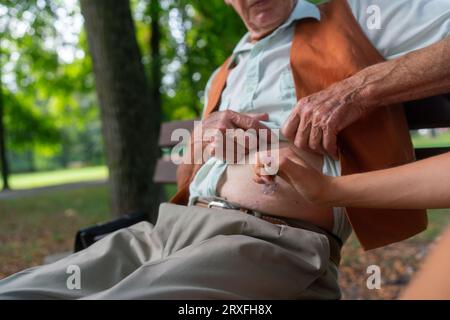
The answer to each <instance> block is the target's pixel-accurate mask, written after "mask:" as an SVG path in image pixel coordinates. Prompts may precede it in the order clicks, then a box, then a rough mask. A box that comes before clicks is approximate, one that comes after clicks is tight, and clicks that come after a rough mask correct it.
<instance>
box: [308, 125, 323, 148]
mask: <svg viewBox="0 0 450 320" xmlns="http://www.w3.org/2000/svg"><path fill="white" fill-rule="evenodd" d="M322 138H323V132H322V128H321V127H320V126H319V125H317V124H313V125H312V127H311V133H310V134H309V148H310V149H311V150H312V151H314V152H316V153H319V154H325V153H326V152H325V149H324V148H323V144H322Z"/></svg>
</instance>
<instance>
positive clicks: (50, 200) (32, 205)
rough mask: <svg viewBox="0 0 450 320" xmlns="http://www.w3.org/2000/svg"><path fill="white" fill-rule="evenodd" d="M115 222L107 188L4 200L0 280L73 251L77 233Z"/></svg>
mask: <svg viewBox="0 0 450 320" xmlns="http://www.w3.org/2000/svg"><path fill="white" fill-rule="evenodd" d="M111 218H112V217H111V216H110V214H109V208H108V198H107V187H105V186H100V187H97V186H96V187H87V188H85V189H76V190H66V191H48V192H44V193H40V194H38V195H30V196H23V197H21V198H20V199H8V200H4V199H3V200H0V278H2V277H4V276H6V275H8V274H11V273H14V272H17V271H18V270H21V269H24V268H27V267H30V266H34V265H38V264H41V263H42V259H43V258H44V257H45V256H46V255H49V254H53V253H58V252H65V251H70V250H72V249H73V243H74V237H75V233H76V231H78V230H79V229H80V228H82V227H86V226H90V225H93V224H95V223H98V222H101V221H108V220H110V219H111Z"/></svg>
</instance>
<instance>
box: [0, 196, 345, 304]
mask: <svg viewBox="0 0 450 320" xmlns="http://www.w3.org/2000/svg"><path fill="white" fill-rule="evenodd" d="M339 297H340V290H339V287H338V285H337V268H336V266H334V265H333V263H332V262H330V261H329V244H328V239H327V238H326V236H324V235H322V234H319V233H315V232H312V231H307V230H303V229H298V228H292V227H288V226H281V225H275V224H271V223H269V222H266V221H264V220H261V219H259V218H256V217H253V216H250V215H247V214H244V213H241V212H239V211H234V210H220V209H206V208H199V207H185V206H177V205H173V204H162V205H161V207H160V212H159V219H158V221H157V223H156V225H155V226H152V225H151V224H149V223H147V222H141V223H138V224H136V225H134V226H132V227H130V228H127V229H122V230H119V231H117V232H115V233H112V234H110V235H108V236H107V237H105V238H103V239H102V240H100V241H98V242H97V243H95V244H93V245H92V246H91V247H89V248H87V249H85V250H83V251H81V252H78V253H75V254H73V255H71V256H69V257H67V258H65V259H62V260H60V261H57V262H55V263H53V264H50V265H44V266H40V267H36V268H31V269H28V270H25V271H22V272H19V273H17V274H14V275H12V276H10V277H8V278H6V279H4V280H1V281H0V299H338V298H339Z"/></svg>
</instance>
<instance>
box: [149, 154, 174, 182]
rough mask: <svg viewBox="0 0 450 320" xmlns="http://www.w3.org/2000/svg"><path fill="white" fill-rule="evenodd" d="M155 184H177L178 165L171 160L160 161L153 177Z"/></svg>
mask: <svg viewBox="0 0 450 320" xmlns="http://www.w3.org/2000/svg"><path fill="white" fill-rule="evenodd" d="M153 181H154V182H155V183H163V184H164V183H176V182H177V165H176V164H174V163H173V162H172V161H170V159H158V162H157V164H156V170H155V174H154V176H153Z"/></svg>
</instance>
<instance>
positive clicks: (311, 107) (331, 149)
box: [281, 77, 371, 160]
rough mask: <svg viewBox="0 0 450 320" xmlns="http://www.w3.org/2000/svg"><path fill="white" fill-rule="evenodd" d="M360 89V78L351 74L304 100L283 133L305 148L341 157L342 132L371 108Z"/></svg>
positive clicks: (292, 114)
mask: <svg viewBox="0 0 450 320" xmlns="http://www.w3.org/2000/svg"><path fill="white" fill-rule="evenodd" d="M360 88H361V81H360V80H359V78H358V77H351V78H348V79H345V80H344V81H341V82H338V83H336V84H334V85H332V86H331V87H329V88H327V89H325V90H323V91H320V92H317V93H315V94H313V95H311V96H308V97H305V98H303V99H301V100H300V101H299V102H298V103H297V106H296V107H295V109H294V110H293V111H292V113H291V115H290V117H289V118H288V120H287V122H286V123H285V125H284V126H283V128H282V130H281V132H282V134H283V135H284V136H285V137H286V138H288V139H289V140H291V141H292V142H293V143H294V144H295V146H296V147H298V148H300V149H302V150H304V151H309V152H314V153H319V154H329V155H330V156H332V157H333V158H335V159H336V160H337V158H338V148H337V135H338V133H339V132H340V131H341V130H342V129H344V128H346V127H347V126H349V125H350V124H352V123H353V122H355V121H356V120H358V119H359V118H361V117H363V116H364V115H366V114H368V113H369V111H370V110H371V109H370V108H369V107H368V106H365V105H364V104H363V101H364V99H363V98H362V93H361V92H362V90H360Z"/></svg>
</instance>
